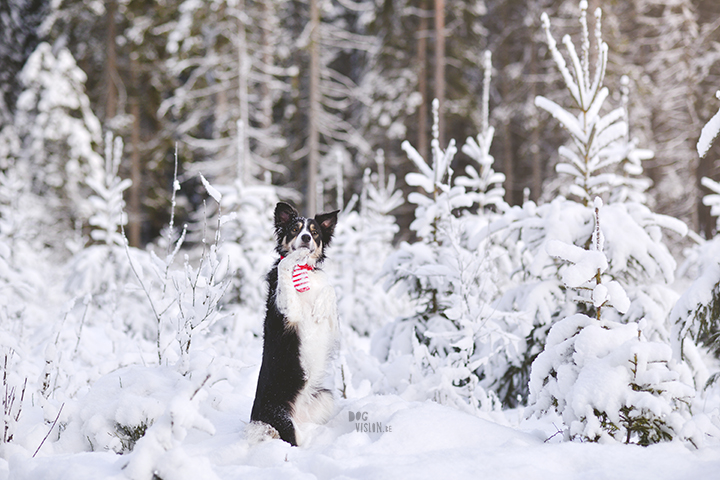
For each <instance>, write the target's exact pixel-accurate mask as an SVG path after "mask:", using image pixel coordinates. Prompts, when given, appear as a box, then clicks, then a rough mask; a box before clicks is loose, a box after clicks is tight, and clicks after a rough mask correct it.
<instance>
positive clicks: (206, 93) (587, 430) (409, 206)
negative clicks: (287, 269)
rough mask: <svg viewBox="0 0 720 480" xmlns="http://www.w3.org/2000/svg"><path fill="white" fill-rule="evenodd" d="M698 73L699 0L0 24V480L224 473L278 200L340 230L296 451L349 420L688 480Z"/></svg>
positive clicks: (700, 338) (238, 6)
mask: <svg viewBox="0 0 720 480" xmlns="http://www.w3.org/2000/svg"><path fill="white" fill-rule="evenodd" d="M599 7H602V10H601V9H600V8H599ZM556 40H560V41H556ZM561 52H562V53H561ZM719 60H720V6H718V5H717V2H715V1H710V0H708V1H696V2H692V1H688V0H673V1H657V0H633V1H626V2H615V1H608V2H600V1H598V0H595V1H590V2H587V1H584V0H583V1H580V2H578V1H576V0H568V1H563V2H560V1H556V2H550V1H541V0H538V1H523V2H519V1H505V2H500V1H492V0H485V1H467V2H450V1H447V2H445V1H442V0H434V1H430V0H424V1H423V0H418V1H415V2H409V1H401V0H395V1H392V0H387V1H381V0H373V1H370V0H366V1H354V0H337V1H325V0H312V1H309V2H299V1H281V0H277V1H274V2H264V1H251V0H223V1H220V0H217V1H214V0H210V1H204V0H185V1H170V0H165V1H154V2H146V1H135V0H126V1H107V2H102V1H89V0H86V1H64V0H52V1H40V0H25V1H20V0H18V1H13V2H3V3H2V4H0V64H2V66H3V69H2V71H0V89H2V90H1V91H0V93H1V94H2V95H0V327H1V328H0V352H2V355H1V356H0V359H1V360H3V364H2V388H1V389H0V393H2V391H3V390H4V395H0V396H1V397H2V405H3V411H2V414H3V416H2V423H1V424H0V428H1V429H2V442H0V478H2V475H3V474H4V473H5V472H7V473H8V476H10V477H13V475H15V477H13V478H37V476H34V474H33V469H41V470H42V469H43V468H45V469H47V470H48V471H53V472H54V471H55V469H54V467H53V465H54V464H53V462H56V461H59V462H63V461H64V460H63V458H64V457H63V455H64V454H70V455H71V456H70V457H68V458H71V459H72V458H75V460H69V463H71V464H74V463H76V462H80V463H84V462H88V463H92V462H94V461H95V460H91V459H93V458H99V459H100V460H98V461H100V462H101V463H102V465H103V468H107V469H109V470H110V471H112V472H113V473H112V474H113V475H117V476H118V478H124V477H125V476H129V477H131V478H150V477H152V476H153V475H156V476H158V477H162V475H160V474H159V473H158V472H166V476H167V477H168V478H170V476H172V475H176V474H180V473H183V472H185V469H184V466H183V465H185V464H183V463H182V462H180V463H178V462H177V461H176V460H177V458H178V457H184V456H185V453H184V452H186V451H187V450H193V449H199V450H193V451H194V452H195V453H197V452H198V451H199V452H200V453H198V454H197V455H190V456H188V457H187V458H188V460H187V462H188V464H193V465H194V466H195V467H197V468H198V469H201V470H202V469H203V468H205V466H206V465H207V464H208V462H209V463H210V464H212V465H213V466H215V467H217V468H218V469H220V470H222V469H223V468H225V467H226V466H227V465H226V463H229V464H230V465H231V466H238V465H241V466H243V465H244V466H247V462H250V463H251V464H252V462H255V461H256V457H255V456H254V455H255V454H254V453H252V452H254V451H253V450H252V449H250V447H249V446H248V445H247V442H246V441H245V440H243V439H242V435H239V434H241V433H242V430H243V429H244V424H245V421H246V420H247V416H248V414H249V408H250V405H251V404H252V398H253V394H254V390H253V388H254V386H255V384H256V379H257V371H258V368H259V363H258V362H259V358H261V354H262V348H261V347H262V341H261V338H262V316H263V314H264V308H265V292H266V286H265V282H264V275H265V273H266V272H267V271H268V269H269V268H270V266H271V265H272V263H273V261H274V260H275V258H274V252H273V241H274V240H273V238H272V233H273V232H272V221H273V209H274V206H275V204H276V203H277V202H278V201H279V200H287V201H291V202H293V203H295V204H296V205H298V206H299V207H300V210H301V211H304V212H305V213H307V214H310V215H312V214H314V213H316V212H321V211H329V210H335V209H338V210H340V216H339V222H338V227H337V230H336V232H335V237H334V241H333V245H332V247H331V250H330V252H329V259H328V262H327V265H326V267H325V268H326V271H327V273H328V275H329V276H330V280H331V282H332V284H333V285H334V286H335V289H336V293H337V296H338V310H339V315H340V324H341V336H342V341H341V348H340V349H339V351H338V355H337V356H336V358H335V359H334V361H335V366H336V367H337V368H335V369H334V370H333V371H334V372H335V375H334V377H333V378H332V379H331V380H332V382H333V388H334V392H335V394H336V398H337V399H338V402H339V406H338V409H339V413H338V414H337V415H336V416H335V417H334V418H333V419H332V420H331V421H330V423H329V424H328V426H322V427H317V429H316V430H314V432H315V433H314V435H315V438H316V439H318V441H319V443H318V445H324V446H323V447H319V448H321V449H323V448H325V447H326V446H329V445H330V446H331V445H333V444H334V443H336V440H340V439H342V442H346V441H349V442H350V444H352V442H356V441H358V439H360V440H361V441H362V442H366V441H367V445H366V446H369V447H370V448H369V450H368V451H369V452H370V451H373V450H374V448H375V447H376V446H377V448H379V449H382V444H383V442H385V441H387V442H392V441H395V440H393V439H392V437H390V438H384V437H383V438H380V440H379V443H377V445H375V440H378V439H377V438H374V437H373V438H371V437H370V436H365V437H362V436H361V437H362V438H360V437H358V436H357V435H355V434H361V433H362V432H351V431H349V430H348V428H349V427H350V425H349V424H348V423H347V422H344V421H343V417H345V418H347V413H348V412H346V411H344V410H349V409H351V408H355V407H357V408H360V407H359V405H370V407H372V408H373V409H374V410H373V411H372V414H378V415H379V416H382V415H384V416H382V417H381V418H382V421H384V422H389V421H391V420H393V421H394V420H396V419H397V420H402V416H403V415H404V414H405V413H403V412H406V411H407V412H406V413H407V414H408V415H410V417H412V418H411V420H410V421H408V422H406V423H405V425H406V426H407V425H410V424H415V423H417V422H416V421H417V420H422V421H428V422H429V426H430V427H431V428H428V429H427V431H426V432H425V436H424V437H423V438H425V439H426V440H427V439H429V438H432V437H433V432H434V431H437V430H438V429H441V430H442V429H443V428H445V427H443V425H442V424H443V422H442V419H443V418H448V415H449V416H450V417H452V418H454V419H455V418H456V419H461V418H465V417H462V416H458V417H454V415H456V414H457V415H460V414H461V413H462V415H467V414H469V415H473V416H476V417H480V418H483V419H486V420H491V421H492V422H497V423H501V424H504V425H511V426H512V427H513V428H518V429H535V428H539V430H540V433H532V434H529V435H526V434H523V435H521V436H520V437H517V438H521V441H520V443H522V442H526V441H530V442H531V443H532V442H539V443H542V442H544V441H546V440H549V439H551V438H555V439H556V440H557V441H559V440H560V438H562V439H564V440H580V442H586V441H589V442H600V443H613V442H620V443H633V444H639V445H643V446H646V445H650V444H654V443H661V442H665V441H671V440H678V441H677V442H674V447H673V448H675V447H677V448H678V449H676V450H674V452H675V453H677V454H679V455H685V454H686V453H687V451H686V448H687V450H691V449H692V451H699V452H701V453H700V454H699V455H709V458H710V459H711V462H712V461H715V460H713V458H714V457H713V456H714V455H715V454H716V453H717V451H718V450H717V445H718V439H720V407H718V405H720V381H719V380H720V323H719V320H718V319H720V313H718V312H720V265H719V264H718V258H720V253H718V252H720V237H717V236H715V234H716V231H717V217H718V215H720V184H719V183H717V182H715V181H714V180H713V178H714V179H716V180H717V179H718V175H720V172H719V171H718V167H717V159H718V158H720V142H718V141H717V140H715V141H713V140H714V137H715V136H716V135H717V133H718V132H719V131H720V114H718V113H717V112H718V107H719V106H720V105H719V104H720V100H718V99H717V98H716V96H715V92H716V91H717V90H718V88H719V87H720V78H719V77H718V75H719V74H720V61H719ZM427 400H432V401H433V402H436V403H439V404H442V408H441V407H438V408H440V410H432V409H433V408H435V407H427V405H426V404H427ZM413 402H420V403H413ZM422 402H425V403H422ZM419 404H420V405H425V406H421V407H418V405H419ZM370 407H368V408H370ZM448 407H449V408H448ZM431 410H432V411H434V412H436V414H437V415H436V418H434V419H433V418H427V412H429V411H431ZM356 411H359V410H357V409H356V410H353V411H352V412H356ZM449 411H452V412H453V413H451V414H448V413H447V412H449ZM443 412H444V413H443ZM343 414H344V415H343ZM396 414H397V415H396ZM438 419H440V420H438ZM454 422H455V420H453V422H451V423H454ZM458 422H459V423H462V420H458ZM533 422H536V423H533ZM401 423H402V422H401ZM396 425H397V424H396ZM483 425H484V426H483V427H482V428H488V425H490V424H483ZM538 425H541V427H538ZM216 433H218V435H217V437H214V435H215V434H216ZM396 433H397V432H396ZM560 433H562V435H561V436H560V435H559V434H560ZM353 435H355V436H353ZM412 435H413V434H412V431H411V430H405V433H404V434H403V435H398V436H397V437H395V438H397V439H399V440H402V439H403V438H407V436H412ZM513 435H514V434H513ZM451 436H452V435H451ZM214 438H216V439H217V440H214ZM215 441H217V442H221V443H222V445H224V447H223V448H229V449H233V448H235V446H238V445H240V447H238V448H240V450H238V451H235V452H231V453H228V455H229V457H227V458H230V459H231V460H227V458H226V457H224V455H225V453H219V454H213V453H208V451H212V450H214V449H213V448H212V447H211V446H212V445H213V442H215ZM243 442H245V443H243ZM342 442H341V443H342ZM270 443H272V442H270ZM280 443H282V442H280ZM706 445H708V446H709V448H707V449H705V450H703V448H702V447H704V446H706ZM351 446H352V445H351ZM465 446H466V447H468V448H470V444H468V445H465ZM279 448H281V447H278V446H277V445H275V446H270V447H266V450H265V453H268V451H270V453H272V449H279ZM186 449H187V450H186ZM206 449H208V450H207V451H206ZM243 449H244V450H243ZM267 449H270V450H267ZM277 451H281V450H277ZM277 451H276V453H277ZM655 451H657V450H654V451H653V452H655ZM703 451H704V452H709V453H702V452H703ZM33 452H34V454H33ZM85 452H93V453H99V454H101V455H99V456H98V457H91V456H83V455H82V454H83V453H85ZM283 452H284V451H283ZM678 452H683V453H678ZM38 453H41V457H42V458H44V459H45V460H42V459H40V460H35V459H34V457H35V455H37V454H38ZM345 453H347V452H345ZM405 453H407V454H409V455H413V454H414V452H411V451H409V450H406V451H405ZM105 454H107V455H105ZM115 454H118V455H117V458H116V456H115ZM31 455H32V456H31ZM293 455H294V454H293ZM298 455H300V456H301V457H302V456H303V455H305V453H299V454H298ZM309 455H310V457H309V458H310V459H311V460H309V462H310V466H311V467H313V468H316V467H317V468H321V469H322V468H323V465H324V464H323V463H322V461H320V462H317V463H316V462H315V460H316V458H315V456H314V455H315V453H313V452H312V451H310V453H309ZM323 455H324V454H321V455H320V457H322V456H323ZM73 456H74V457H73ZM283 456H285V458H287V456H286V454H285V453H282V454H281V455H280V456H277V455H275V454H274V453H272V455H269V456H268V457H267V458H265V457H263V455H260V456H259V457H257V458H261V459H262V458H265V460H267V461H268V462H270V463H273V462H275V459H276V457H277V458H280V459H281V460H280V464H282V463H283V460H282V457H283ZM14 458H20V459H21V460H20V461H16V460H14ZM477 458H478V457H477V456H476V455H474V454H473V455H469V456H468V457H467V459H466V460H468V461H469V462H474V461H475V460H476V459H477ZM226 460H227V462H226ZM365 460H367V461H368V462H369V463H370V464H373V462H374V461H375V457H374V455H372V454H370V455H368V456H367V457H366V458H365ZM301 463H302V462H301ZM509 463H512V462H509ZM537 463H541V462H537ZM253 465H254V464H253ZM306 466H307V465H306ZM711 467H712V468H715V467H713V466H712V465H711ZM88 468H90V467H88ZM708 468H710V467H708ZM230 470H232V469H230ZM189 471H190V470H188V472H189ZM22 472H25V475H24V476H23V475H21V473H22ZM128 472H129V473H128ZM236 473H237V472H236V471H235V470H232V471H231V472H230V474H229V476H227V477H226V478H232V475H235V474H236ZM570 473H573V472H570ZM171 474H172V475H171ZM58 475H60V473H58ZM668 475H669V474H668ZM97 477H98V475H97V474H95V473H91V474H88V478H97Z"/></svg>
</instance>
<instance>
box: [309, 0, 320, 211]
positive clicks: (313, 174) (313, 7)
mask: <svg viewBox="0 0 720 480" xmlns="http://www.w3.org/2000/svg"><path fill="white" fill-rule="evenodd" d="M310 22H311V23H310V119H309V120H310V125H309V128H310V138H309V147H310V155H309V158H308V180H307V182H308V184H307V198H306V203H307V210H308V215H311V216H312V215H315V214H316V213H317V211H316V210H317V194H318V191H317V178H318V164H319V163H320V131H319V127H318V123H319V120H320V119H319V118H318V117H319V116H320V8H319V6H318V0H310Z"/></svg>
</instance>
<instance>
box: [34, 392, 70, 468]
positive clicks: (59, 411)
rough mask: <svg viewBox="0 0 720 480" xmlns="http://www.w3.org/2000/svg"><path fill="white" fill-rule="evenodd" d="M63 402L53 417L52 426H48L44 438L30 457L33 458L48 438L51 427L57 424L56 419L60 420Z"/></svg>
mask: <svg viewBox="0 0 720 480" xmlns="http://www.w3.org/2000/svg"><path fill="white" fill-rule="evenodd" d="M64 406H65V404H64V403H63V404H62V405H60V409H59V410H58V413H57V416H56V417H55V421H54V422H53V424H52V426H50V430H48V432H47V434H46V435H45V438H43V439H42V442H40V445H38V448H37V450H35V453H33V456H32V458H35V455H37V454H38V452H39V451H40V449H41V448H42V446H43V445H44V444H45V441H46V440H47V439H48V437H49V436H50V434H51V433H52V431H53V429H54V428H55V425H57V422H58V420H60V414H61V413H62V410H63V407H64Z"/></svg>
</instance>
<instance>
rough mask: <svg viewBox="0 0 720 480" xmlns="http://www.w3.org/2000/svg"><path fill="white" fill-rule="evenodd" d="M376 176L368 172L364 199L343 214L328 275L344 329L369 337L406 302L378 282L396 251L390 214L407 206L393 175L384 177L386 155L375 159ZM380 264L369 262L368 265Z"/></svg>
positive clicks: (395, 228) (355, 201)
mask: <svg viewBox="0 0 720 480" xmlns="http://www.w3.org/2000/svg"><path fill="white" fill-rule="evenodd" d="M375 159H376V163H377V167H378V172H377V173H375V174H372V173H371V171H370V169H369V168H368V169H366V170H365V175H364V176H363V189H362V191H361V193H360V198H358V197H357V195H355V196H353V198H352V199H351V200H350V202H349V203H348V205H347V206H346V207H345V209H344V210H343V211H342V212H341V214H340V220H339V221H338V225H337V228H336V229H335V235H334V239H333V244H332V249H331V250H330V253H329V255H330V258H331V260H332V261H331V262H328V265H327V267H326V268H327V270H328V271H329V272H330V274H331V275H332V276H333V285H335V288H336V289H337V290H338V312H339V315H340V318H341V319H342V324H343V325H347V326H348V327H349V328H350V329H352V330H354V331H355V332H356V333H357V334H359V335H361V336H365V337H369V336H370V335H372V334H373V333H374V332H375V331H377V330H378V329H379V328H381V327H382V326H383V325H385V324H387V323H388V322H390V321H392V320H394V319H395V318H396V317H397V316H399V315H401V314H406V313H407V312H406V311H403V307H405V306H406V305H405V302H404V301H403V297H402V296H398V295H396V294H395V292H388V291H387V290H386V289H385V288H384V287H383V285H382V282H381V281H380V278H379V275H380V272H381V270H380V268H379V266H380V265H381V264H382V262H384V261H385V259H386V258H387V257H388V256H389V255H390V253H391V252H392V251H393V246H392V241H393V238H394V237H395V234H397V232H398V230H399V227H398V225H397V221H396V220H395V217H393V216H392V213H391V212H392V211H393V210H395V209H396V208H397V207H399V206H400V205H402V204H403V203H404V199H403V198H402V192H401V191H400V190H398V189H397V188H396V178H395V175H393V174H390V175H386V174H385V157H384V154H383V152H382V150H380V151H378V153H377V156H376V157H375ZM370 258H374V259H378V261H379V262H369V261H368V259H370Z"/></svg>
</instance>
